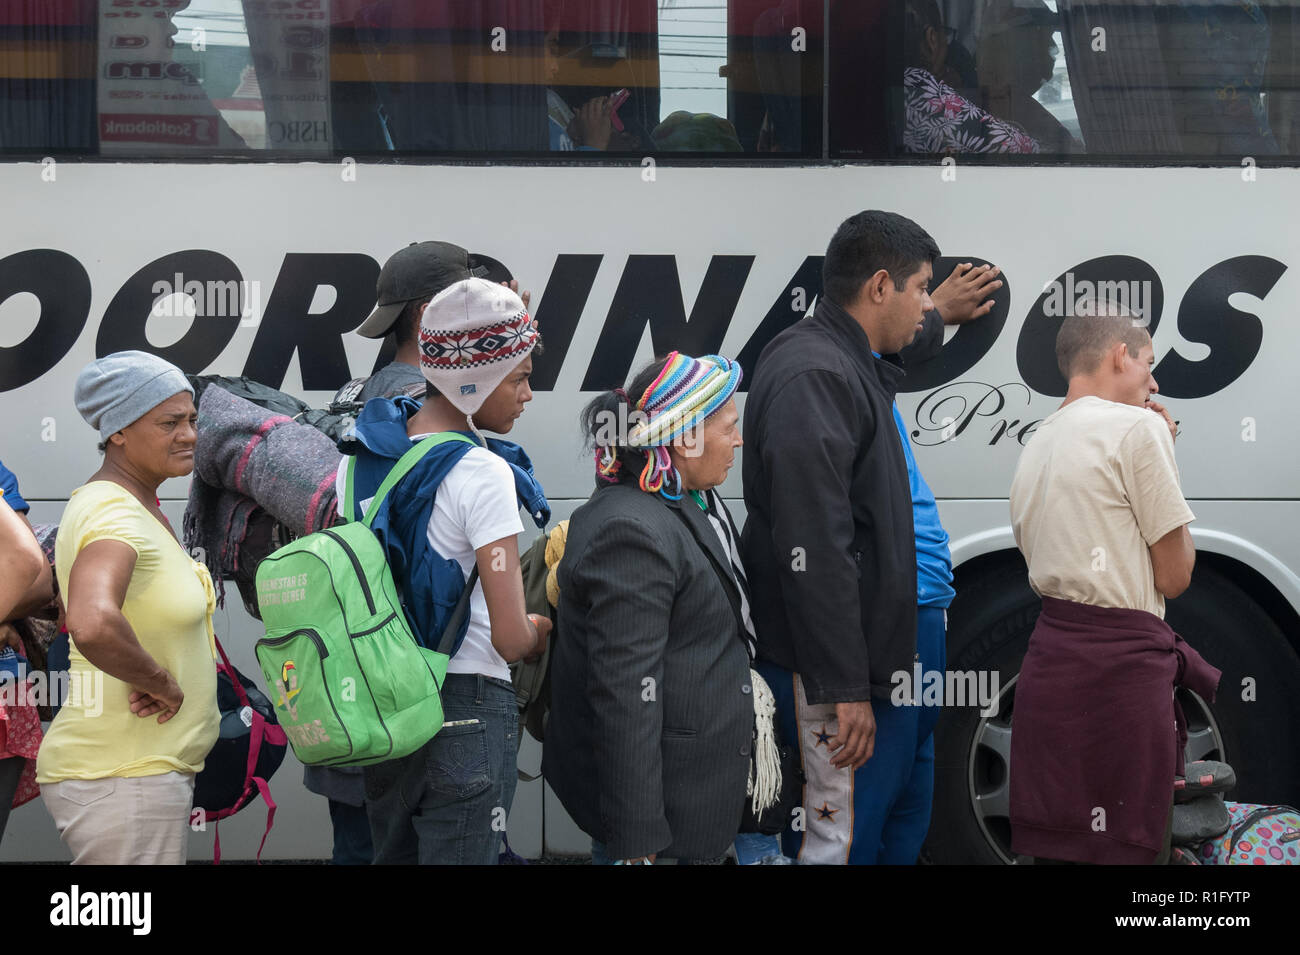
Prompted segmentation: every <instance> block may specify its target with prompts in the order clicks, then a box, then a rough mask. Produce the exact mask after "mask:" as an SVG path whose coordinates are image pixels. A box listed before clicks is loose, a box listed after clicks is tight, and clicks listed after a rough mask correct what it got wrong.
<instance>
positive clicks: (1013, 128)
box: [903, 0, 1043, 154]
mask: <svg viewBox="0 0 1300 955" xmlns="http://www.w3.org/2000/svg"><path fill="white" fill-rule="evenodd" d="M903 42H904V63H905V69H904V71H903V98H904V128H903V148H904V150H905V151H907V152H910V153H945V154H952V153H1037V152H1042V151H1043V147H1042V144H1041V143H1039V141H1038V140H1037V139H1035V138H1034V137H1032V136H1030V135H1029V134H1028V133H1027V132H1025V130H1024V129H1022V128H1021V127H1020V126H1018V125H1016V124H1015V123H1012V122H1010V121H1008V120H1006V119H1000V118H998V117H997V116H995V115H993V114H992V113H990V112H988V111H987V110H984V109H981V108H980V107H979V106H977V105H975V104H974V103H972V102H971V101H970V100H969V99H967V98H966V97H965V96H962V95H961V94H960V93H958V92H957V90H956V89H954V88H953V87H952V86H951V85H950V81H951V82H958V81H959V79H958V76H957V74H956V73H955V72H953V71H952V70H951V69H950V68H949V66H948V62H947V60H948V50H949V45H950V44H951V42H952V36H951V34H950V32H949V31H948V30H947V29H945V27H944V24H943V18H942V17H941V16H940V14H939V4H938V2H937V0H906V5H905V9H904V29H903Z"/></svg>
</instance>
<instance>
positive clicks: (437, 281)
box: [303, 241, 529, 865]
mask: <svg viewBox="0 0 1300 955" xmlns="http://www.w3.org/2000/svg"><path fill="white" fill-rule="evenodd" d="M468 278H484V279H487V280H488V281H490V282H499V283H500V284H502V285H505V286H507V287H508V288H509V289H510V290H511V291H513V292H518V291H519V283H518V282H516V281H515V280H514V278H513V277H512V276H511V274H510V270H509V269H507V268H506V267H505V266H504V265H503V264H501V263H500V262H499V261H497V260H496V259H494V258H491V257H490V256H487V255H481V254H478V253H470V252H467V251H465V249H463V248H461V247H460V246H459V245H454V244H452V243H450V242H437V241H428V242H412V243H411V244H410V245H408V246H407V247H406V248H404V249H400V250H399V251H397V252H396V253H394V254H393V255H392V256H391V257H390V258H389V259H388V261H387V262H385V263H384V267H383V268H382V269H380V271H379V281H378V282H376V283H375V310H374V311H373V312H371V313H370V315H369V317H367V318H366V320H365V321H364V322H362V323H361V325H360V326H359V327H358V328H357V334H358V335H364V336H365V337H366V338H384V339H388V341H385V343H384V351H383V352H381V354H385V353H388V354H392V355H393V359H392V361H390V362H389V363H388V364H386V365H384V366H383V367H381V368H380V369H379V370H378V371H376V372H375V373H374V374H373V375H371V376H370V377H369V378H357V379H354V380H353V381H350V382H348V383H347V384H346V385H344V386H343V387H342V388H340V389H339V391H338V393H337V394H336V395H335V396H334V403H335V405H351V404H352V403H355V404H356V405H362V404H365V402H367V401H369V400H370V399H371V398H393V397H396V396H397V395H406V396H408V397H410V398H414V399H415V400H416V401H419V402H423V401H424V396H425V391H426V387H427V382H426V380H425V377H424V375H423V374H421V372H420V344H419V342H420V316H421V315H423V314H424V309H425V306H426V305H428V304H429V302H430V301H431V300H432V299H433V298H434V297H435V296H437V295H438V293H440V292H442V291H443V290H444V289H447V288H450V287H451V286H452V285H455V284H456V283H457V282H460V281H463V280H464V279H468ZM520 298H521V299H522V300H523V302H524V307H525V308H527V307H528V300H529V294H528V293H527V292H523V293H520ZM303 785H304V786H306V788H307V789H309V790H310V791H311V792H314V793H316V794H317V795H320V796H324V797H326V798H327V799H328V800H329V808H330V822H331V824H332V826H333V829H334V851H333V856H332V860H333V862H334V863H335V864H336V865H368V864H369V863H370V862H371V860H372V858H373V847H372V843H371V840H370V824H369V822H368V821H367V818H366V808H365V802H366V799H365V785H364V780H363V779H362V776H361V771H360V768H358V767H348V766H306V767H304V768H303Z"/></svg>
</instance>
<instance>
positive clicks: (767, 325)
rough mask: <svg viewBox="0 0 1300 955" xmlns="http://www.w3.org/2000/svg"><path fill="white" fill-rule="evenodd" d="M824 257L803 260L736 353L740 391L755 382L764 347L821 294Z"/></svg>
mask: <svg viewBox="0 0 1300 955" xmlns="http://www.w3.org/2000/svg"><path fill="white" fill-rule="evenodd" d="M824 258H825V256H821V255H810V256H808V257H807V258H806V259H804V260H803V264H802V265H800V266H799V268H798V270H796V271H795V273H794V275H793V276H792V277H791V279H790V281H789V282H786V283H785V288H784V289H783V290H782V291H781V294H780V295H778V296H777V297H776V301H775V302H773V303H772V307H771V308H769V309H768V310H767V314H766V315H764V316H763V320H762V321H761V322H759V323H758V328H756V329H755V330H754V334H753V335H751V336H750V337H749V341H747V342H746V343H745V347H744V348H742V349H741V350H740V354H739V355H737V356H736V361H738V362H740V368H741V370H742V371H743V372H744V377H743V378H742V379H741V382H740V390H741V391H748V390H749V386H750V385H751V384H753V380H754V371H755V369H756V368H757V367H758V356H759V355H761V354H763V349H764V348H766V347H767V346H768V343H769V342H771V341H772V339H774V338H776V336H777V335H780V334H781V333H782V332H783V331H785V330H786V329H787V328H789V327H790V326H791V325H793V324H794V323H795V322H797V321H799V319H801V318H803V317H804V315H805V314H807V311H808V309H810V308H811V307H812V305H813V301H814V300H815V299H817V298H819V297H820V296H821V294H822V259H824Z"/></svg>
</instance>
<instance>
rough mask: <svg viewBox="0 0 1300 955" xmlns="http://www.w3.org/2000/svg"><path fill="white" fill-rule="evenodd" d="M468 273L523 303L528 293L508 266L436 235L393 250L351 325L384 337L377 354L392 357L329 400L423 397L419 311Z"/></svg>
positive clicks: (348, 384)
mask: <svg viewBox="0 0 1300 955" xmlns="http://www.w3.org/2000/svg"><path fill="white" fill-rule="evenodd" d="M468 278H484V279H487V280H488V281H490V282H499V283H501V284H502V285H505V286H507V287H509V289H510V290H511V291H512V292H515V293H517V294H519V296H520V298H522V299H523V301H524V307H525V308H527V307H528V300H529V298H530V296H529V293H528V292H522V293H521V292H519V283H518V282H517V281H515V279H514V277H513V276H512V275H511V274H510V270H509V269H507V268H506V267H505V266H504V265H502V264H501V263H500V262H499V261H497V260H496V259H494V258H492V257H490V256H487V255H482V254H480V253H471V252H467V251H465V249H463V248H461V247H460V246H459V245H454V244H452V243H451V242H438V241H427V242H412V243H411V244H410V245H408V246H407V247H406V248H404V249H401V250H399V251H398V252H396V253H394V254H393V255H392V256H391V257H390V258H389V259H388V261H387V262H385V263H384V267H383V268H382V269H380V271H379V281H378V282H376V283H375V310H374V311H373V312H371V313H370V315H369V317H367V318H366V320H365V321H364V322H362V323H361V325H360V326H358V328H357V334H358V335H363V336H365V337H366V338H383V339H387V340H386V341H385V343H384V350H383V352H381V354H383V353H388V354H391V355H392V356H393V357H392V360H391V361H390V362H389V363H388V364H387V365H384V366H383V367H382V368H380V369H379V370H378V371H376V372H375V373H374V374H373V375H371V376H370V377H369V378H358V379H355V380H353V381H350V382H348V383H347V384H346V385H344V386H343V387H342V388H341V389H339V392H338V394H337V395H335V396H334V401H335V402H336V403H338V402H358V403H361V404H365V402H367V401H369V400H370V399H371V398H391V397H393V396H394V395H399V394H407V395H410V397H412V398H415V399H416V400H417V401H420V400H423V398H424V387H425V381H424V378H422V377H421V375H420V346H419V329H420V315H421V314H422V313H423V312H424V307H425V306H426V305H428V304H429V302H430V300H431V299H432V298H433V297H434V296H435V295H437V294H438V293H439V292H441V291H442V290H443V289H445V288H448V287H449V286H451V285H454V284H456V283H457V282H460V281H463V280H464V279H468ZM390 342H391V343H390Z"/></svg>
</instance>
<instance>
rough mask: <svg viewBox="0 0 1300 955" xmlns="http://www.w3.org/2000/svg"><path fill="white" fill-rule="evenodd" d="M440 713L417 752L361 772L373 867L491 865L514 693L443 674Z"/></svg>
mask: <svg viewBox="0 0 1300 955" xmlns="http://www.w3.org/2000/svg"><path fill="white" fill-rule="evenodd" d="M442 712H443V728H442V729H441V730H440V731H439V732H438V735H437V736H435V737H434V738H433V739H431V740H429V742H427V743H426V744H425V745H424V746H422V747H420V748H419V749H418V750H416V751H415V752H414V753H412V754H411V755H409V756H406V757H404V758H402V759H395V760H390V761H389V762H386V763H377V764H376V765H374V766H367V767H366V769H365V775H366V813H367V815H368V816H369V818H370V835H371V839H372V841H373V842H374V847H375V864H376V865H412V864H416V863H418V864H420V865H496V864H497V856H498V853H499V852H500V849H501V835H502V833H503V832H504V831H505V821H506V816H507V814H508V813H509V812H510V804H511V803H512V802H513V801H514V798H515V783H516V782H517V780H518V776H517V764H516V759H515V757H516V748H517V745H518V740H517V737H518V733H519V709H518V706H517V705H516V703H515V693H514V689H513V688H512V687H511V685H510V684H509V683H507V682H506V681H504V680H498V679H495V678H493V677H488V676H483V675H481V674H477V675H471V674H461V673H450V674H448V675H447V679H446V682H445V683H444V685H443V688H442ZM447 724H459V725H447Z"/></svg>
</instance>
